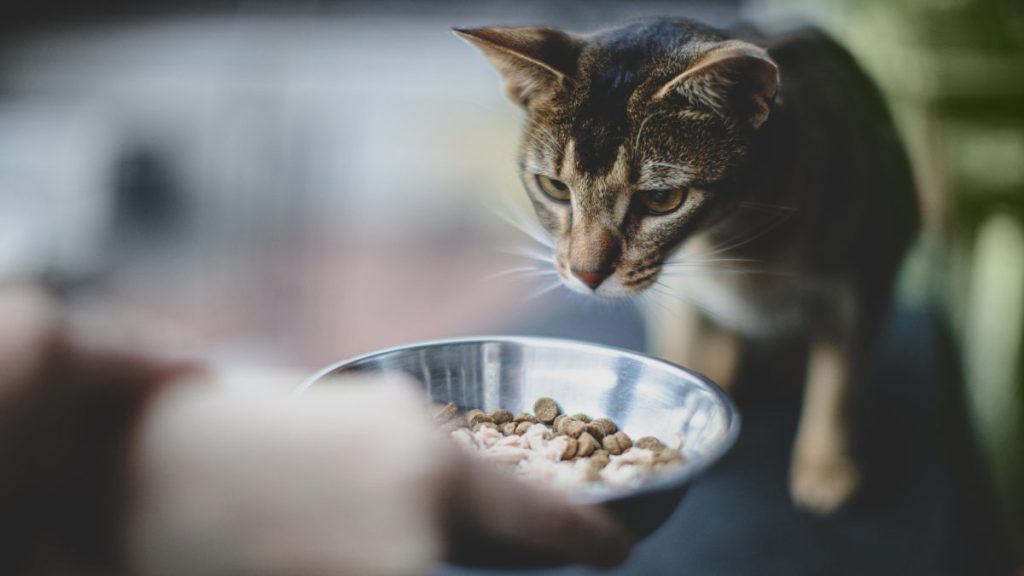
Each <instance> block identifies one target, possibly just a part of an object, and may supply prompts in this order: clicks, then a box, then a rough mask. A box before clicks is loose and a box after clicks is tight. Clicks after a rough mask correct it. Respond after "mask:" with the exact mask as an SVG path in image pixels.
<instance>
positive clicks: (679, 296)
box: [650, 280, 718, 319]
mask: <svg viewBox="0 0 1024 576" xmlns="http://www.w3.org/2000/svg"><path fill="white" fill-rule="evenodd" d="M659 286H660V287H661V289H660V290H659V289H658V287H659ZM650 289H651V290H653V291H654V293H655V294H658V295H660V296H663V297H666V298H671V299H673V300H677V301H679V302H686V303H688V304H690V305H691V306H694V307H695V308H697V309H698V310H700V311H701V312H703V313H704V314H705V315H706V316H707V317H708V318H711V319H715V318H717V317H718V314H716V313H715V312H714V311H713V310H711V309H710V308H708V307H707V306H705V305H703V304H701V303H700V302H698V301H696V300H694V299H693V298H691V297H689V296H688V295H687V294H685V293H682V292H678V291H676V290H673V289H672V287H670V286H669V285H668V284H665V283H664V282H662V281H661V280H655V281H654V285H652V286H651V288H650Z"/></svg>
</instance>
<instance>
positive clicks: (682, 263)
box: [662, 258, 760, 268]
mask: <svg viewBox="0 0 1024 576" xmlns="http://www.w3.org/2000/svg"><path fill="white" fill-rule="evenodd" d="M758 262H760V260H757V259H754V258H715V259H712V260H706V259H704V260H691V259H680V260H669V261H668V262H665V263H664V264H662V268H683V267H695V268H696V267H708V266H710V265H713V264H755V263H758Z"/></svg>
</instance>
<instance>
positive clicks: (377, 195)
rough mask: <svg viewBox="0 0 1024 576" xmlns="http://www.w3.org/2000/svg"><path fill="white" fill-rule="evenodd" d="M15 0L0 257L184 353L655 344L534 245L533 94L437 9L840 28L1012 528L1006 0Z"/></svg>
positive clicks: (1018, 124) (1023, 436)
mask: <svg viewBox="0 0 1024 576" xmlns="http://www.w3.org/2000/svg"><path fill="white" fill-rule="evenodd" d="M6 4H7V6H6V7H4V8H2V9H0V14H2V17H0V39H2V40H0V279H21V278H35V279H44V280H45V281H47V282H50V283H51V284H53V285H55V286H57V287H59V288H60V289H61V290H62V291H63V292H64V293H65V294H66V295H67V297H68V299H69V301H70V302H71V303H72V305H73V307H74V308H75V310H76V312H77V313H79V314H81V315H83V316H84V317H89V318H94V319H103V318H110V317H117V318H119V319H122V320H124V321H125V322H126V323H127V324H130V325H132V326H137V327H138V330H139V334H140V337H144V338H145V339H147V340H151V341H152V342H153V344H154V345H158V346H160V347H162V348H164V349H167V350H170V351H173V352H176V353H185V354H201V355H203V356H205V357H207V358H209V359H211V360H212V361H216V362H221V363H234V364H244V365H247V366H260V365H265V366H290V367H295V368H299V369H302V370H311V369H313V368H315V367H318V366H320V365H323V364H327V363H330V362H334V361H336V360H339V359H341V358H344V357H347V356H351V355H353V354H357V353H361V352H365V351H369V350H372V349H376V348H380V347H384V346H390V345H396V344H401V343H405V342H409V341H414V340H422V339H427V338H437V337H445V336H454V335H465V334H473V333H485V332H497V331H535V332H539V333H540V332H542V333H551V334H560V333H566V334H578V333H579V331H580V328H579V326H580V325H579V323H583V324H584V325H585V324H586V323H588V322H593V323H594V326H595V331H594V333H593V338H592V339H594V340H598V341H602V342H606V343H610V344H619V345H625V346H630V347H635V348H644V347H645V346H646V342H647V338H646V332H645V324H644V321H643V318H642V314H641V310H639V309H637V308H634V307H633V306H632V305H630V304H622V305H615V306H609V305H604V304H596V303H590V302H587V301H585V300H581V299H578V298H576V297H573V296H572V295H570V294H569V293H568V292H566V291H565V290H564V289H561V288H557V287H555V286H554V285H553V283H552V282H553V280H552V277H550V276H547V275H545V274H544V273H542V272H541V271H540V270H539V269H538V267H543V264H542V263H536V262H534V261H533V260H531V258H530V257H529V254H531V253H543V252H544V250H545V249H544V248H543V247H542V246H541V245H540V244H538V243H537V242H536V241H534V240H533V239H531V238H530V237H529V232H530V231H531V230H532V228H531V226H533V224H531V222H532V217H531V215H530V213H529V211H528V208H527V205H526V204H525V202H524V200H525V199H524V196H523V194H522V193H521V191H520V187H519V183H518V181H517V178H516V174H515V163H514V155H515V147H516V140H517V131H518V121H519V119H520V117H519V113H518V111H517V110H516V109H515V108H514V107H513V106H512V105H511V104H510V103H508V102H506V101H505V100H504V98H503V96H502V92H501V90H500V89H499V85H500V83H499V80H498V77H497V75H496V74H495V73H494V72H493V70H492V69H491V68H490V67H489V65H488V64H487V63H486V62H485V61H484V59H483V58H482V57H480V55H479V54H478V53H477V52H476V51H474V50H473V49H471V48H470V47H468V46H466V45H465V44H464V43H463V42H461V41H459V40H458V39H456V38H455V37H453V36H452V35H451V34H450V32H449V29H450V27H451V26H453V25H460V26H472V25H486V24H503V25H514V24H538V23H539V24H550V25H556V26H563V27H567V28H569V29H573V30H579V31H584V30H588V29H592V28H595V27H600V26H605V25H609V24H612V23H615V22H619V21H622V20H626V19H630V18H636V17H642V16H654V15H665V16H673V15H676V16H688V17H693V18H697V19H700V20H703V21H705V22H707V23H710V24H716V25H723V26H727V25H729V24H731V23H734V22H735V21H736V20H737V19H741V18H744V19H753V20H755V21H758V22H761V23H766V24H767V25H768V26H769V27H782V26H785V25H788V24H792V23H807V22H811V23H816V24H818V25H820V26H823V27H825V28H827V29H828V30H830V31H831V32H833V33H834V34H835V35H836V36H837V37H839V38H840V39H841V40H842V41H843V42H844V43H845V44H846V45H847V46H848V47H849V48H850V49H851V51H852V52H853V53H854V54H855V55H856V56H857V57H858V58H859V60H860V61H861V62H862V64H863V65H864V66H865V67H866V69H867V70H868V71H869V72H870V73H871V75H872V76H873V77H874V78H875V79H876V80H877V81H878V83H879V84H880V85H881V87H882V89H883V91H884V93H885V94H886V96H887V97H888V99H889V101H890V105H891V108H892V110H893V111H894V114H895V116H896V119H897V122H898V124H899V127H900V129H901V130H902V132H903V136H904V138H905V141H906V143H907V145H908V147H909V150H910V153H911V157H912V159H913V162H914V164H915V170H916V175H917V179H918V183H919V185H920V192H921V197H922V202H923V206H924V209H925V231H924V234H923V235H922V238H921V240H920V242H919V245H918V246H917V248H916V250H915V253H914V255H913V257H912V258H911V260H910V262H908V265H907V268H906V270H905V274H904V281H903V286H902V289H903V292H904V295H905V297H906V298H909V299H916V300H919V301H921V302H927V303H929V305H935V306H936V308H937V309H939V310H940V311H941V313H942V315H943V318H944V319H945V320H946V321H948V323H949V325H950V326H952V327H953V333H954V335H955V337H956V340H957V342H958V344H959V349H960V353H961V354H962V363H963V369H964V372H965V374H966V387H965V398H966V400H967V406H968V408H969V414H970V417H971V423H972V426H973V428H974V430H975V431H976V432H977V435H978V438H979V440H980V444H981V446H982V451H983V454H984V455H985V458H986V461H987V463H988V466H989V472H990V474H991V476H992V478H993V479H994V481H995V485H996V486H997V488H998V502H999V508H1000V510H1001V511H1002V513H1003V515H1004V517H1005V521H1006V523H1007V525H1008V526H1011V529H1012V530H1016V532H1015V533H1014V536H1013V539H1014V542H1015V545H1016V549H1017V551H1018V558H1022V557H1024V553H1022V551H1024V532H1022V531H1021V526H1022V520H1024V488H1022V487H1024V427H1022V422H1024V418H1022V413H1024V384H1022V383H1024V380H1022V363H1021V360H1020V356H1021V354H1020V353H1021V346H1022V329H1024V228H1022V225H1024V11H1022V10H1021V8H1020V5H1019V3H1017V2H1016V1H1015V0H1005V1H1003V0H859V1H858V0H821V1H811V0H747V1H744V0H725V1H707V2H700V1H683V0H676V1H673V2H657V1H647V2H610V1H604V0H602V1H588V2H583V1H541V0H533V1H522V2H459V1H454V0H452V1H433V2H415V1H413V0H408V1H405V2H369V1H366V2H344V1H340V0H339V1H326V0H322V1H293V2H284V1H281V2H260V1H236V2H226V1H225V2H183V1H176V2H170V1H163V0H145V1H142V0H136V1H131V2H130V1H127V0H125V1H121V2H111V1H108V2H93V3H89V4H88V6H86V3H82V2H59V1H33V2H22V3H19V2H14V3H13V4H10V3H6ZM510 220H511V221H513V222H516V223H518V224H519V226H520V227H525V228H526V231H527V232H526V233H524V232H523V231H521V230H519V229H517V227H516V226H514V225H512V224H510V223H509V221H510ZM566 310H569V311H570V312H569V313H566ZM566 323H573V326H565V325H564V324H566ZM597 327H601V330H600V331H598V330H597ZM573 330H575V332H573ZM1014 527H1015V528H1014Z"/></svg>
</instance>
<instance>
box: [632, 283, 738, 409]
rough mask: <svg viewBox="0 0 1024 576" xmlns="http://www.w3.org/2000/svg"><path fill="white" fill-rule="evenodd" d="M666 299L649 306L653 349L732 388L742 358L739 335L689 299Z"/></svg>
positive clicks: (670, 359) (659, 354) (669, 359)
mask: <svg viewBox="0 0 1024 576" xmlns="http://www.w3.org/2000/svg"><path fill="white" fill-rule="evenodd" d="M666 300H667V301H666V302H664V303H663V304H662V305H661V306H658V307H652V308H650V309H649V310H648V312H649V313H648V315H647V327H648V338H649V340H650V342H651V351H652V352H653V353H654V355H655V356H658V357H659V358H664V359H665V360H668V361H669V362H674V363H676V364H679V365H680V366H686V367H687V368H692V369H693V370H696V371H698V372H700V373H701V374H704V375H705V376H707V377H708V378H710V379H711V380H712V381H713V382H714V383H715V384H718V385H719V386H721V387H722V388H724V389H725V390H726V391H729V390H730V389H731V388H732V383H733V379H734V377H735V375H736V369H737V367H738V366H739V361H740V353H741V347H740V338H739V336H737V335H736V334H735V333H734V332H732V331H730V330H727V329H725V328H722V327H720V326H717V325H715V324H714V323H712V322H710V321H708V320H707V319H706V318H704V317H703V316H702V315H701V313H700V312H699V311H698V310H697V309H696V308H695V307H694V306H692V305H690V304H689V303H686V302H683V301H680V300H679V299H671V300H670V301H668V299H666ZM667 306H671V308H667Z"/></svg>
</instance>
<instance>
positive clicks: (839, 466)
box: [789, 454, 860, 515]
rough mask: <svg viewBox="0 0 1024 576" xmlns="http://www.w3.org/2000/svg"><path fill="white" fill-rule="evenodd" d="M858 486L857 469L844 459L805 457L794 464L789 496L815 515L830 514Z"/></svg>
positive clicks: (822, 456)
mask: <svg viewBox="0 0 1024 576" xmlns="http://www.w3.org/2000/svg"><path fill="white" fill-rule="evenodd" d="M859 485H860V472H859V471H858V470H857V465H856V464H854V463H853V461H852V460H850V459H849V458H848V457H847V456H844V455H840V454H836V455H827V456H826V455H814V456H809V455H805V456H802V457H797V458H795V459H794V460H793V464H792V466H791V468H790V478H789V492H790V495H791V496H792V497H793V503H794V504H796V505H797V506H798V507H800V508H803V509H804V510H807V511H808V512H813V513H815V514H821V515H824V514H830V513H832V512H834V511H836V510H837V509H838V508H839V507H840V506H842V505H843V504H844V503H845V502H846V501H847V500H849V499H850V497H851V496H852V495H853V493H854V492H856V490H857V487H858V486H859Z"/></svg>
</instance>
